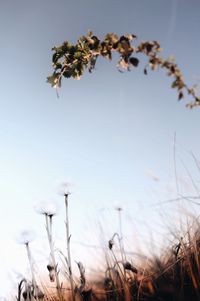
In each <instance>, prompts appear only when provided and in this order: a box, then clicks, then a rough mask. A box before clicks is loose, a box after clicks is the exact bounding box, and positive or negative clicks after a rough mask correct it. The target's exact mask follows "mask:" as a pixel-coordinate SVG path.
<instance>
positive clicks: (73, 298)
mask: <svg viewBox="0 0 200 301" xmlns="http://www.w3.org/2000/svg"><path fill="white" fill-rule="evenodd" d="M64 196H65V212H66V243H67V264H68V271H69V281H70V286H71V297H72V301H75V294H74V284H73V274H72V264H71V253H70V234H69V213H68V209H69V208H68V194H65V195H64Z"/></svg>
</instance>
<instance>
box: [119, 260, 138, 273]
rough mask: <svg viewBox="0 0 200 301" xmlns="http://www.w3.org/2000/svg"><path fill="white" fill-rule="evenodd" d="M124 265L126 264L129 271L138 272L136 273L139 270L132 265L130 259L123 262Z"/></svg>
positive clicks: (125, 266)
mask: <svg viewBox="0 0 200 301" xmlns="http://www.w3.org/2000/svg"><path fill="white" fill-rule="evenodd" d="M123 266H124V268H125V270H129V271H131V272H133V273H136V274H137V272H138V270H137V269H136V268H135V267H134V266H132V264H131V263H130V262H128V261H126V262H125V263H123Z"/></svg>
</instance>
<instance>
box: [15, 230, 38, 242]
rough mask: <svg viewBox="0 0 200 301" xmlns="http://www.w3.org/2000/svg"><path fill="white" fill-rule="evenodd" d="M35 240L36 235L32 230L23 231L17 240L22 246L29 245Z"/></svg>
mask: <svg viewBox="0 0 200 301" xmlns="http://www.w3.org/2000/svg"><path fill="white" fill-rule="evenodd" d="M34 238H35V233H34V231H32V230H23V231H22V232H21V233H20V234H19V235H18V237H17V240H18V242H19V243H21V244H25V245H26V244H29V243H30V242H32V241H33V240H34Z"/></svg>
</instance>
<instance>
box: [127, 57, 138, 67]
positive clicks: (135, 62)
mask: <svg viewBox="0 0 200 301" xmlns="http://www.w3.org/2000/svg"><path fill="white" fill-rule="evenodd" d="M129 62H130V63H131V64H132V65H133V66H134V67H137V66H138V64H139V60H138V59H137V58H136V57H130V59H129Z"/></svg>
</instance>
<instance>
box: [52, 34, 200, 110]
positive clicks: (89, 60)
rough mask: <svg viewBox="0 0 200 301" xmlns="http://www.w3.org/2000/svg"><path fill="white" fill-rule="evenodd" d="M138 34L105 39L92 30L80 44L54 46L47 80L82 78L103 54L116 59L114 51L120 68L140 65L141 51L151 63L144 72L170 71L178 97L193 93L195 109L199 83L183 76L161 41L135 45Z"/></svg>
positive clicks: (55, 84) (57, 85) (58, 84)
mask: <svg viewBox="0 0 200 301" xmlns="http://www.w3.org/2000/svg"><path fill="white" fill-rule="evenodd" d="M135 40H136V36H135V35H133V34H130V35H122V36H121V37H118V36H117V35H116V34H114V33H108V34H107V35H106V36H105V38H104V40H102V41H100V40H99V38H98V37H97V36H95V35H93V34H92V32H89V33H88V34H87V35H86V36H82V37H81V38H79V39H78V41H77V44H76V45H71V44H70V43H69V42H68V41H65V42H64V43H63V44H62V45H61V46H59V47H53V48H52V51H54V53H53V55H52V67H53V69H54V71H53V73H52V74H51V75H50V76H48V77H47V82H48V83H50V84H51V86H52V87H54V88H56V89H57V88H60V87H61V81H62V78H63V77H65V78H70V77H72V78H74V79H80V78H81V76H82V75H83V73H84V71H85V70H88V71H89V72H90V73H91V72H92V71H93V69H94V68H95V65H96V61H97V59H98V57H99V56H102V57H104V58H107V59H109V60H112V56H113V53H118V55H119V59H118V63H117V68H118V70H119V71H123V70H128V71H130V70H131V68H132V67H133V68H136V67H138V65H139V62H140V61H139V59H138V58H137V55H138V54H143V55H144V56H146V57H147V59H148V63H147V65H146V66H145V67H144V74H145V75H147V70H148V69H150V70H157V69H158V68H159V67H160V68H162V69H164V70H165V71H166V75H168V76H170V77H172V78H173V81H172V84H171V88H175V89H176V90H177V93H178V100H181V99H182V98H184V96H185V94H188V95H190V96H191V98H192V101H190V102H188V103H187V104H186V106H187V107H189V108H193V107H195V106H199V105H200V97H199V96H197V94H196V85H194V86H193V87H189V86H188V85H187V84H186V83H185V82H184V80H183V75H182V73H181V71H180V69H179V68H178V66H177V64H176V62H175V61H174V59H173V58H171V57H170V58H168V59H163V58H162V57H161V56H160V55H159V54H160V52H161V47H160V44H159V43H158V42H157V41H147V42H141V43H139V44H138V45H137V46H136V45H133V42H134V41H135Z"/></svg>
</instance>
